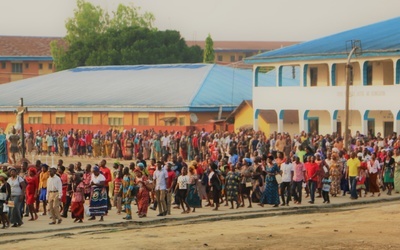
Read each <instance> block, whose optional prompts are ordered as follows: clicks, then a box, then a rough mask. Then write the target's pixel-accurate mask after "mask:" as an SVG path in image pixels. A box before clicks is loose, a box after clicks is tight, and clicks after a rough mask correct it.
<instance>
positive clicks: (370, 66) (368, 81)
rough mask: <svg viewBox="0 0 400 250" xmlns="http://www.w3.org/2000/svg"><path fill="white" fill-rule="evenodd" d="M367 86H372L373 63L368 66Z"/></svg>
mask: <svg viewBox="0 0 400 250" xmlns="http://www.w3.org/2000/svg"><path fill="white" fill-rule="evenodd" d="M367 85H368V86H370V85H372V63H368V65H367Z"/></svg>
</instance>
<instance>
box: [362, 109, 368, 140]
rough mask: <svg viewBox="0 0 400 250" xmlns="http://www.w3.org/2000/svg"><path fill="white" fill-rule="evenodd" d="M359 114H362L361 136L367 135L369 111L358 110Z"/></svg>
mask: <svg viewBox="0 0 400 250" xmlns="http://www.w3.org/2000/svg"><path fill="white" fill-rule="evenodd" d="M360 113H361V114H363V116H362V117H361V119H362V120H361V131H360V132H361V134H363V135H368V119H369V118H368V114H369V110H360Z"/></svg>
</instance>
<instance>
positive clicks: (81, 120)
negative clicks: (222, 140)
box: [78, 117, 92, 124]
mask: <svg viewBox="0 0 400 250" xmlns="http://www.w3.org/2000/svg"><path fill="white" fill-rule="evenodd" d="M78 124H92V117H78Z"/></svg>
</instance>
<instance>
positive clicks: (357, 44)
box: [344, 40, 361, 150]
mask: <svg viewBox="0 0 400 250" xmlns="http://www.w3.org/2000/svg"><path fill="white" fill-rule="evenodd" d="M347 42H348V43H349V42H350V43H351V51H350V53H349V55H348V57H347V63H346V107H345V123H344V127H345V129H344V148H345V149H346V150H349V140H350V138H349V136H350V130H349V117H350V110H349V109H350V84H351V83H352V81H353V79H352V76H351V74H350V73H351V72H352V68H353V66H351V64H350V61H351V57H352V56H353V54H355V55H359V54H361V41H360V40H351V41H347Z"/></svg>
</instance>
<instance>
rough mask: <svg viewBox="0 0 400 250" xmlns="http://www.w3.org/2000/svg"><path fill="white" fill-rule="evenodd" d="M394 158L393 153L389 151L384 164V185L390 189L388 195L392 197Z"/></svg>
mask: <svg viewBox="0 0 400 250" xmlns="http://www.w3.org/2000/svg"><path fill="white" fill-rule="evenodd" d="M394 165H395V162H394V158H393V157H392V152H391V151H389V152H387V154H386V159H385V160H384V162H383V169H382V171H383V183H384V185H385V187H386V188H387V189H388V192H387V194H388V195H392V190H393V184H394V178H393V177H394Z"/></svg>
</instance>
